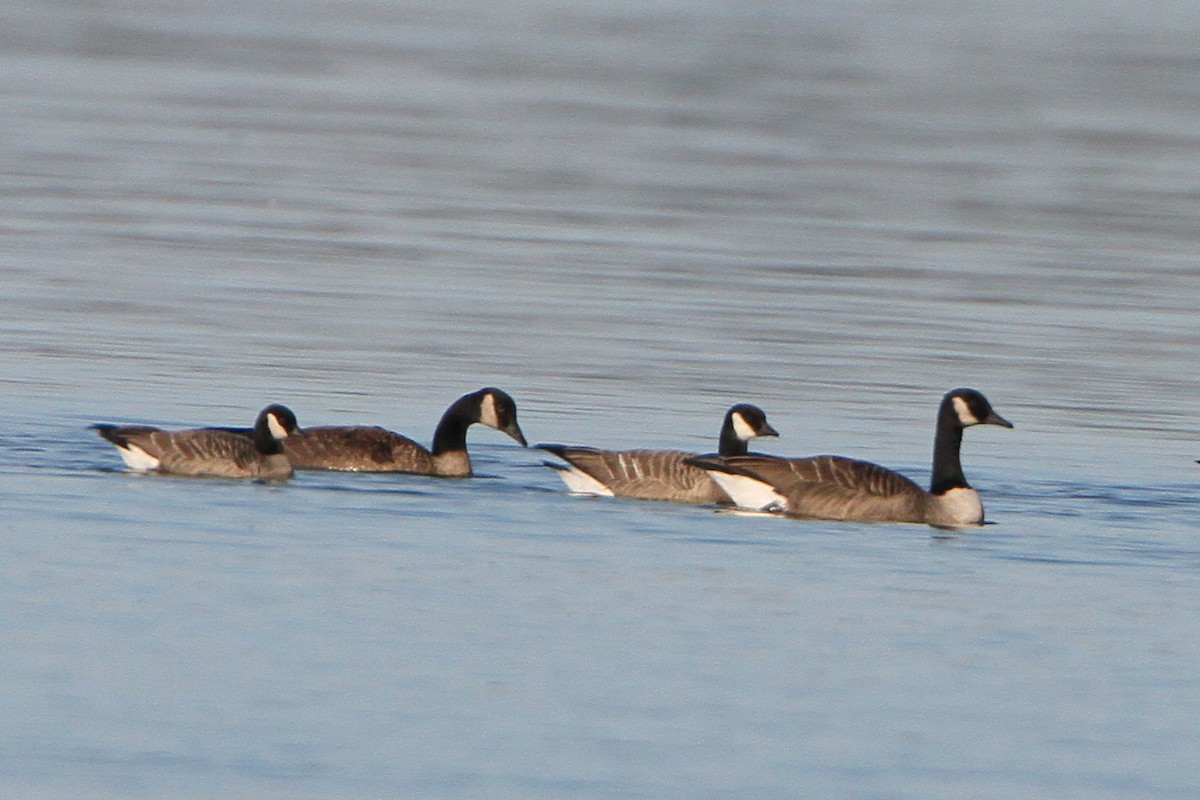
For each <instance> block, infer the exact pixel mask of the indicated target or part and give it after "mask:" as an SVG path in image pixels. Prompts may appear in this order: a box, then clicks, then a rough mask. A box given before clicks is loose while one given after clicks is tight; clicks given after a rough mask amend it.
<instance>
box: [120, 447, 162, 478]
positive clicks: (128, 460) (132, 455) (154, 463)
mask: <svg viewBox="0 0 1200 800" xmlns="http://www.w3.org/2000/svg"><path fill="white" fill-rule="evenodd" d="M117 452H118V453H120V454H121V460H122V461H124V462H125V466H127V467H129V468H130V469H136V470H137V471H138V472H151V471H153V470H156V469H158V459H157V458H155V457H154V456H152V455H150V454H149V453H147V452H146V451H145V450H143V449H142V448H140V447H138V446H137V445H135V444H131V445H128V446H126V447H118V448H117Z"/></svg>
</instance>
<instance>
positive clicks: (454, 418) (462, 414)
mask: <svg viewBox="0 0 1200 800" xmlns="http://www.w3.org/2000/svg"><path fill="white" fill-rule="evenodd" d="M478 420H479V398H477V397H475V396H474V395H470V394H468V395H464V396H462V397H460V398H458V399H457V400H455V401H454V402H453V403H451V404H450V407H449V408H447V409H446V413H445V414H442V419H441V421H440V422H438V426H437V429H436V430H434V432H433V445H432V447H431V448H430V452H432V453H433V454H434V455H435V456H437V455H441V454H442V453H449V452H452V451H454V450H466V449H467V428H469V427H471V425H473V424H474V423H476V422H477V421H478Z"/></svg>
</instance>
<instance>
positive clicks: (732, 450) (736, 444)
mask: <svg viewBox="0 0 1200 800" xmlns="http://www.w3.org/2000/svg"><path fill="white" fill-rule="evenodd" d="M718 441H719V444H718V445H717V452H718V453H720V454H721V455H723V456H744V455H746V453H748V452H750V447H749V443H748V442H747V441H746V440H745V439H742V438H741V437H739V436H738V435H737V432H736V431H735V430H734V429H733V415H732V414H727V415H726V416H725V424H724V425H722V426H721V438H720V439H719V440H718Z"/></svg>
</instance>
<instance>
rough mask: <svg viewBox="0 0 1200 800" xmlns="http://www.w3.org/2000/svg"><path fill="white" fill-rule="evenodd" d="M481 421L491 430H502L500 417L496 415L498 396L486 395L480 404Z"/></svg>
mask: <svg viewBox="0 0 1200 800" xmlns="http://www.w3.org/2000/svg"><path fill="white" fill-rule="evenodd" d="M479 421H480V422H482V423H483V424H484V425H487V426H488V427H489V428H497V429H499V428H500V415H498V414H497V413H496V396H495V395H494V394H491V393H490V392H489V393H488V394H485V395H484V396H483V400H482V401H481V402H480V403H479Z"/></svg>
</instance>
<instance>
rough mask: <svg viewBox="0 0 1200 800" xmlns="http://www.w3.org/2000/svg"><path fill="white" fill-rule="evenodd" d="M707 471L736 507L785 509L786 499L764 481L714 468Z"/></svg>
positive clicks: (760, 509) (758, 509) (764, 509)
mask: <svg viewBox="0 0 1200 800" xmlns="http://www.w3.org/2000/svg"><path fill="white" fill-rule="evenodd" d="M707 472H708V477H710V478H712V479H713V481H714V482H715V483H716V484H717V486H720V487H721V488H722V489H723V490H724V491H725V494H727V495H729V499H730V500H732V501H733V502H734V505H736V506H738V508H748V509H750V510H751V511H767V510H768V509H769V510H772V511H786V510H787V499H786V498H785V497H784V496H783V495H781V494H780V493H779V492H777V491H775V487H774V486H772V485H771V484H769V483H766V482H765V481H760V480H758V479H757V478H751V477H749V476H746V475H730V474H729V473H728V472H718V471H717V470H715V469H714V470H708V471H707Z"/></svg>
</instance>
